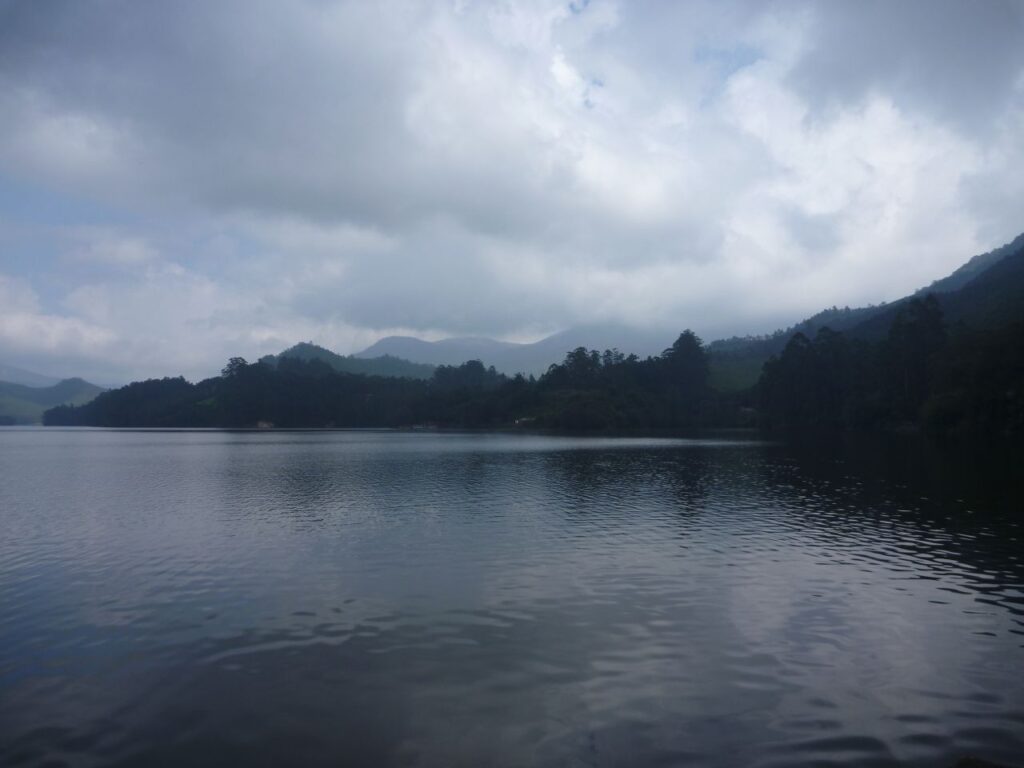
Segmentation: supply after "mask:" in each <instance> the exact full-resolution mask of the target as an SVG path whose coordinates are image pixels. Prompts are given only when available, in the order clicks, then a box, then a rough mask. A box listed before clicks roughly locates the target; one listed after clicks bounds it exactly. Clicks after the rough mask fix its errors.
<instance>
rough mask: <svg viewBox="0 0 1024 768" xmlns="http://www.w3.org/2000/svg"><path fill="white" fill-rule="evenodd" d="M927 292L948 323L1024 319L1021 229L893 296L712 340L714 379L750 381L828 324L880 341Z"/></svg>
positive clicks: (721, 384)
mask: <svg viewBox="0 0 1024 768" xmlns="http://www.w3.org/2000/svg"><path fill="white" fill-rule="evenodd" d="M929 293H934V294H935V295H936V297H937V298H938V299H939V302H940V305H941V306H942V310H943V314H944V317H945V321H946V323H947V325H954V324H957V323H963V324H965V325H968V326H970V327H973V328H978V329H985V328H998V327H1002V326H1004V325H1009V324H1010V323H1013V322H1017V321H1020V320H1022V319H1024V234H1021V235H1019V236H1018V237H1017V238H1015V239H1014V240H1013V241H1012V242H1009V243H1007V244H1006V245H1003V246H1001V247H999V248H996V249H995V250H992V251H989V252H988V253H983V254H980V255H978V256H974V257H973V258H971V259H970V260H969V261H967V263H965V264H964V265H962V266H961V267H959V268H958V269H956V270H955V271H953V272H952V273H951V274H949V275H947V276H946V277H944V278H942V279H940V280H936V281H935V282H933V283H932V284H931V285H929V286H928V287H926V288H922V289H920V290H918V291H916V292H915V293H914V294H913V295H911V296H906V297H904V298H902V299H898V300H897V301H893V302H889V303H888V304H879V305H877V306H868V307H859V308H855V309H851V308H849V307H844V308H842V309H840V308H837V307H832V308H831V309H827V310H824V311H822V312H819V313H818V314H816V315H814V316H812V317H809V318H807V319H806V320H803V321H802V322H799V323H797V324H796V325H794V326H792V327H790V328H787V329H785V330H779V331H776V332H775V333H773V334H770V335H768V336H757V337H733V338H731V339H722V340H720V341H715V342H712V343H711V345H710V347H709V351H710V352H711V378H712V384H713V385H714V386H715V387H716V388H718V389H726V390H729V389H732V390H738V389H743V388H746V387H749V386H751V385H752V384H754V382H756V381H757V378H758V376H759V375H760V373H761V366H763V365H764V363H765V361H766V360H767V359H768V358H769V357H771V356H772V355H777V354H779V353H780V352H781V351H782V349H783V348H784V347H785V346H786V343H787V342H788V341H789V340H790V339H791V338H792V337H793V336H794V335H796V334H797V333H803V334H804V335H805V336H807V337H808V338H813V337H814V335H815V334H816V333H817V332H818V331H819V330H820V329H821V328H824V327H828V328H831V329H832V330H833V331H841V332H843V333H846V334H847V335H849V336H850V337H852V338H859V339H863V340H866V341H878V340H880V339H882V338H884V337H885V335H886V333H887V332H888V330H889V327H890V326H891V325H892V320H893V318H894V317H895V316H896V313H897V312H898V311H899V309H900V307H901V306H903V304H905V303H906V302H908V301H910V299H912V298H914V297H920V296H924V295H926V294H929Z"/></svg>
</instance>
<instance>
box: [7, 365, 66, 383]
mask: <svg viewBox="0 0 1024 768" xmlns="http://www.w3.org/2000/svg"><path fill="white" fill-rule="evenodd" d="M0 381H6V382H8V383H10V384H22V385H24V386H26V387H52V386H53V385H54V384H59V383H60V379H57V378H54V377H53V376H44V375H43V374H41V373H36V372H35V371H26V370H25V369H24V368H18V367H17V366H16V365H0Z"/></svg>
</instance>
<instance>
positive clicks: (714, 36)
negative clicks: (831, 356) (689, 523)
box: [0, 0, 1024, 382]
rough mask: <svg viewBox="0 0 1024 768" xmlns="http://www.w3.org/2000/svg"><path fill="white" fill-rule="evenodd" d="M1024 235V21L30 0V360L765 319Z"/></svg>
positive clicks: (969, 5)
mask: <svg viewBox="0 0 1024 768" xmlns="http://www.w3.org/2000/svg"><path fill="white" fill-rule="evenodd" d="M1022 230H1024V3H1022V2H1019V0H1008V1H1007V2H999V1H998V0H991V1H989V0H975V1H973V2H967V1H966V0H964V1H962V2H943V1H942V0H923V1H922V2H899V1H897V0H884V1H880V2H870V1H869V2H860V1H858V2H852V0H851V1H850V2H822V3H802V2H783V3H771V2H751V3H725V2H719V1H717V0H716V2H664V3H654V2H633V1H631V2H619V3H617V2H610V1H609V2H605V1H604V0H591V2H586V0H576V1H575V2H573V3H568V4H567V3H559V2H551V3H547V2H525V1H524V2H515V3H502V2H495V1H494V0H488V1H486V2H472V1H471V0H458V1H454V2H437V3H426V2H407V3H406V2H393V3H392V2H373V3H371V2H353V3H343V2H338V3H336V2H330V1H328V0H309V1H308V2H290V3H286V2H280V1H278V0H274V1H273V2H270V1H267V2H262V1H261V0H235V1H231V0H227V1H219V2H209V0H195V1H194V2H190V1H188V0H175V1H174V2H158V1H154V2H146V1H144V0H142V1H140V0H123V1H121V0H103V1H100V0H97V1H96V2H88V1H87V0H67V1H66V2H62V1H61V0H21V1H18V0H14V1H11V0H0V362H4V363H8V364H17V365H22V366H25V367H30V368H33V369H35V370H39V371H42V372H46V373H51V374H58V375H70V374H79V375H85V376H87V377H91V378H93V379H97V380H100V381H102V382H113V381H119V380H126V379H129V378H137V377H141V376H159V375H175V374H178V373H184V374H185V375H187V376H189V377H198V376H205V375H209V374H211V373H213V372H215V371H217V370H219V368H220V367H221V366H222V365H223V363H224V361H225V360H226V359H227V358H228V357H229V356H231V355H242V356H245V357H247V358H250V359H255V358H256V357H259V356H260V355H261V354H265V353H268V352H277V351H280V350H281V349H282V348H284V347H286V346H289V345H291V344H293V343H295V342H297V341H302V340H313V341H316V342H319V343H321V344H324V345H326V346H329V347H332V348H334V349H336V350H338V351H340V352H351V351H358V350H359V349H361V348H363V347H365V346H367V345H368V344H369V343H370V342H372V341H374V340H376V339H377V338H379V337H381V336H384V335H389V334H392V333H407V334H413V335H419V336H423V337H426V338H440V337H443V336H450V335H490V336H496V337H500V338H507V339H513V340H527V339H533V338H537V337H539V336H542V335H545V334H547V333H549V332H553V331H557V330H561V329H563V328H565V327H568V326H572V325H575V324H582V323H591V322H602V323H609V322H614V323H624V324H629V325H633V326H640V327H651V328H654V327H658V328H668V329H675V330H678V329H682V328H684V327H692V328H693V329H694V330H696V331H697V332H698V333H699V334H700V335H701V336H703V337H704V338H705V339H706V340H710V339H713V338H717V337H720V336H723V335H728V334H732V333H746V332H763V331H767V330H772V329H774V328H775V327H777V326H779V325H787V324H789V323H791V322H793V321H795V320H798V319H800V318H802V317H803V316H805V315H808V314H811V313H813V312H814V311H816V310H818V309H820V308H822V307H824V306H830V305H832V304H838V305H840V306H842V305H846V304H849V305H851V306H852V305H859V304H864V303H869V302H874V303H877V302H880V301H884V300H890V299H894V298H897V297H899V296H901V295H904V294H906V293H907V292H909V291H911V290H913V289H915V288H918V287H920V286H922V285H926V284H927V283H929V282H931V281H932V280H933V279H935V278H937V277H940V276H942V275H944V274H946V273H948V272H950V271H951V270H952V269H954V268H955V267H956V266H958V265H959V264H960V263H961V262H963V261H964V260H966V258H968V257H969V256H971V255H973V254H975V253H979V252H983V251H987V250H990V249H991V248H993V247H996V246H998V245H1001V244H1003V243H1004V242H1007V241H1008V240H1010V239H1012V238H1013V237H1014V236H1015V235H1017V234H1019V233H1020V232H1021V231H1022Z"/></svg>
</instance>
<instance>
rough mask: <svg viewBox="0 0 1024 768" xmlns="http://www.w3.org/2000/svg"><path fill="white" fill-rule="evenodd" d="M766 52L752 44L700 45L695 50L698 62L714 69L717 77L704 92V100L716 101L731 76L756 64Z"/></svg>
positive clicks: (695, 59) (696, 61) (694, 54)
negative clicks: (730, 45)
mask: <svg viewBox="0 0 1024 768" xmlns="http://www.w3.org/2000/svg"><path fill="white" fill-rule="evenodd" d="M763 57H764V54H763V53H762V52H761V51H760V50H758V49H757V48H754V47H753V46H750V45H736V46H732V47H728V48H722V47H718V46H713V45H698V46H697V47H696V48H695V49H694V52H693V60H694V62H695V63H696V64H700V65H701V66H704V67H708V68H709V69H711V70H713V71H714V73H715V75H716V77H715V78H714V79H713V81H712V86H711V87H710V88H709V89H708V91H707V92H706V93H705V94H704V102H705V103H708V102H711V101H714V99H715V98H717V97H718V96H719V94H721V92H722V89H723V88H724V87H725V84H726V83H727V82H728V81H729V78H730V77H732V76H733V75H734V74H736V73H737V72H739V71H740V70H741V69H745V68H746V67H749V66H751V65H752V64H756V63H757V62H758V61H760V60H761V59H762V58H763Z"/></svg>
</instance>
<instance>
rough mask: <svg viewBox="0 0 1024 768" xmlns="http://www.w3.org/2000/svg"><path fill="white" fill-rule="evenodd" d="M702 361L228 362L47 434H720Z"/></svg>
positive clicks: (138, 386)
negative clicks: (385, 371) (407, 430)
mask: <svg viewBox="0 0 1024 768" xmlns="http://www.w3.org/2000/svg"><path fill="white" fill-rule="evenodd" d="M707 379H708V354H707V351H706V350H705V348H704V346H703V344H702V343H701V341H700V339H699V338H697V336H696V335H695V334H693V333H692V332H691V331H685V332H684V333H682V334H681V335H680V336H679V338H678V339H677V340H676V341H675V343H674V344H673V345H672V346H671V347H669V348H668V349H666V350H665V351H664V352H663V353H662V354H661V355H658V356H655V357H649V358H647V359H644V360H641V359H639V358H637V357H636V356H635V355H629V356H626V355H623V354H622V353H620V352H618V351H617V350H607V351H605V352H603V353H602V352H598V351H595V350H587V349H584V348H582V347H581V348H578V349H575V350H573V351H572V352H569V353H568V354H567V355H566V357H565V360H564V361H563V362H562V363H559V364H555V365H552V366H551V367H550V368H549V370H548V371H547V372H546V373H545V374H544V375H543V376H541V377H540V378H539V379H535V378H534V377H532V376H531V377H529V378H527V377H524V376H521V375H519V376H514V377H508V376H505V375H503V374H500V373H498V372H496V371H495V370H494V368H493V367H491V368H485V367H484V366H483V364H482V363H480V362H479V361H476V360H473V361H470V362H467V363H464V364H463V365H460V366H440V367H438V368H437V369H436V370H435V371H434V373H433V376H432V377H431V378H430V379H428V380H415V379H404V378H387V377H381V376H364V375H358V374H348V373H343V372H339V371H337V370H335V369H333V368H332V367H331V366H329V365H327V364H326V363H324V362H323V361H321V360H316V359H312V360H301V359H295V358H287V357H284V358H281V359H279V360H277V361H276V364H275V365H270V364H267V363H252V364H250V363H248V362H246V361H245V360H243V359H242V358H232V360H231V361H229V363H228V364H227V366H225V368H224V370H223V371H222V373H221V376H219V377H215V378H211V379H206V380H204V381H201V382H199V383H197V384H191V383H189V382H187V381H185V380H184V379H183V378H173V379H161V380H150V381H144V382H138V383H134V384H130V385H128V386H126V387H122V388H121V389H118V390H113V391H110V392H105V393H103V394H101V395H100V396H99V397H97V398H96V399H95V400H93V401H92V402H91V403H88V404H87V405H83V406H78V407H69V406H61V407H58V408H54V409H52V410H50V411H47V413H46V414H45V416H44V423H45V424H47V425H62V426H101V427H257V426H261V425H267V426H270V425H272V426H276V427H398V426H416V425H436V426H440V427H476V428H488V427H489V428H494V427H505V426H513V425H519V426H529V427H536V428H548V429H563V430H587V431H612V430H616V431H624V430H673V429H684V428H688V427H694V426H706V425H712V424H715V423H720V422H721V421H722V420H723V414H724V413H725V412H726V410H727V409H728V407H729V406H728V405H724V404H723V402H724V401H723V400H722V399H721V398H720V397H718V396H716V395H715V393H714V392H712V391H711V390H710V389H709V387H708V383H707Z"/></svg>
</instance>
